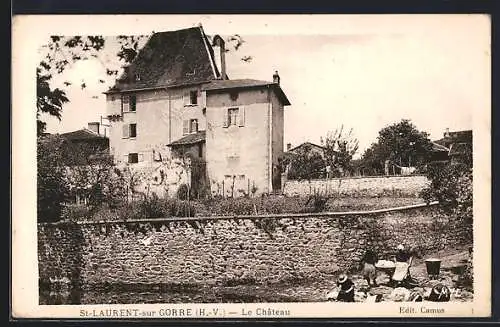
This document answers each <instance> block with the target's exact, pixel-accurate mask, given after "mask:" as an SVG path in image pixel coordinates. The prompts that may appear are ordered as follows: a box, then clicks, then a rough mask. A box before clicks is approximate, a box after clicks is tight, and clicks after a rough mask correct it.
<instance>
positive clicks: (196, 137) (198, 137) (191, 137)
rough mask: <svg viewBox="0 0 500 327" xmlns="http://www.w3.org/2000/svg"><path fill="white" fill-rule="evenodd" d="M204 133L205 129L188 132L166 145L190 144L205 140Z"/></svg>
mask: <svg viewBox="0 0 500 327" xmlns="http://www.w3.org/2000/svg"><path fill="white" fill-rule="evenodd" d="M205 135H206V133H205V131H200V132H198V133H193V134H188V135H186V136H184V137H181V138H180V139H178V140H175V141H173V142H172V143H170V144H168V146H178V145H190V144H196V143H200V142H205Z"/></svg>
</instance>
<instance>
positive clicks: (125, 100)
mask: <svg viewBox="0 0 500 327" xmlns="http://www.w3.org/2000/svg"><path fill="white" fill-rule="evenodd" d="M136 108H137V98H136V96H135V95H123V96H122V111H123V112H135V111H136Z"/></svg>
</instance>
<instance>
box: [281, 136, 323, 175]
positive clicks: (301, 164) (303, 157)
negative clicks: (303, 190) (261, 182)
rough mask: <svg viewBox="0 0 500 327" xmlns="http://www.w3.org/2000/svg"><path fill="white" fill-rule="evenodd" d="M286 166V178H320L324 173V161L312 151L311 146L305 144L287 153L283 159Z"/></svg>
mask: <svg viewBox="0 0 500 327" xmlns="http://www.w3.org/2000/svg"><path fill="white" fill-rule="evenodd" d="M284 162H285V164H286V165H287V166H288V174H287V178H288V179H297V180H307V181H311V179H315V178H321V177H323V175H324V170H325V161H324V160H323V157H322V156H321V155H320V154H319V153H317V152H314V151H312V149H311V146H309V145H308V144H305V145H304V146H303V147H301V148H299V149H298V151H297V152H295V153H292V154H289V155H288V157H287V158H285V159H284Z"/></svg>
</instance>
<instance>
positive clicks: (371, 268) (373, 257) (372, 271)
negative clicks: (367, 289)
mask: <svg viewBox="0 0 500 327" xmlns="http://www.w3.org/2000/svg"><path fill="white" fill-rule="evenodd" d="M377 261H378V256H377V253H375V251H373V250H372V249H368V250H366V252H365V255H364V256H363V258H362V259H361V262H362V263H363V277H364V278H365V279H366V281H367V282H368V286H377V281H376V277H377V269H376V268H375V264H376V263H377Z"/></svg>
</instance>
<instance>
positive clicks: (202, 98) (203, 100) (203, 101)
mask: <svg viewBox="0 0 500 327" xmlns="http://www.w3.org/2000/svg"><path fill="white" fill-rule="evenodd" d="M200 107H201V108H206V107H207V91H202V92H200Z"/></svg>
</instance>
